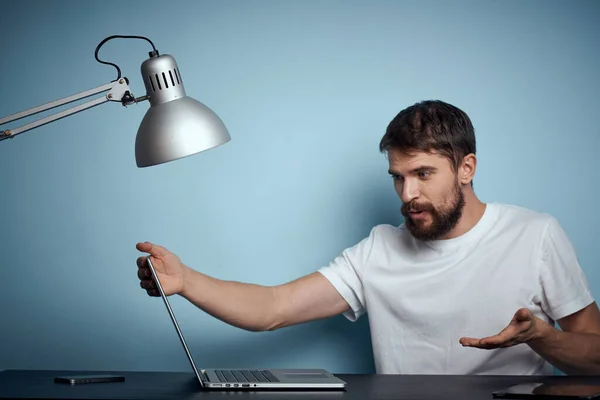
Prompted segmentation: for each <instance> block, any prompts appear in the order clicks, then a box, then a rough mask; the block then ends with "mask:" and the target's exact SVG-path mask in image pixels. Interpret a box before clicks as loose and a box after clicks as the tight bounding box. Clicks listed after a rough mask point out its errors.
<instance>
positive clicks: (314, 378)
mask: <svg viewBox="0 0 600 400" xmlns="http://www.w3.org/2000/svg"><path fill="white" fill-rule="evenodd" d="M146 260H147V261H148V266H149V267H150V271H152V276H153V277H154V281H155V282H156V286H157V288H158V290H159V292H160V296H161V297H162V299H163V301H164V303H165V306H166V307H167V311H168V312H169V316H170V317H171V321H173V326H174V327H175V330H176V331H177V334H178V335H179V339H180V341H181V344H182V345H183V349H184V350H185V354H186V356H187V358H188V360H189V362H190V365H191V366H192V369H193V370H194V374H195V375H196V379H197V380H198V383H199V384H200V388H202V389H211V390H212V389H214V390H256V389H310V390H325V389H327V390H330V389H345V387H346V382H344V381H343V380H341V379H339V378H338V377H336V376H334V375H333V374H332V373H330V372H329V371H327V370H324V369H230V368H228V369H198V368H197V367H196V363H195V362H194V359H193V357H192V354H191V353H190V350H189V348H188V346H187V343H186V341H185V338H184V337H183V333H182V332H181V329H180V328H179V324H178V323H177V319H176V318H175V314H174V313H173V309H172V308H171V305H170V304H169V300H168V299H167V296H165V292H164V291H163V288H162V285H161V284H160V281H159V280H158V276H157V274H156V271H155V270H154V266H153V265H152V261H150V257H149V256H148V257H146Z"/></svg>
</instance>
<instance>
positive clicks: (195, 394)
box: [0, 370, 600, 400]
mask: <svg viewBox="0 0 600 400" xmlns="http://www.w3.org/2000/svg"><path fill="white" fill-rule="evenodd" d="M82 373H85V372H83V371H33V370H23V371H21V370H6V371H2V372H0V399H109V400H121V399H128V400H142V399H159V400H162V399H182V400H185V399H204V398H207V399H240V400H243V399H254V400H261V399H270V400H273V399H282V400H285V399H297V400H299V399H345V400H347V399H353V400H354V399H355V400H368V399H411V400H418V399H423V400H437V399H444V400H459V399H461V400H486V399H487V400H489V399H492V395H491V392H492V391H494V390H496V389H502V388H505V387H507V386H510V385H513V384H517V383H521V382H577V383H595V384H600V376H598V377H566V376H549V377H531V376H447V375H344V374H340V375H338V376H339V377H340V378H341V379H343V380H345V381H346V382H348V387H347V389H346V391H332V392H314V391H302V392H299V391H293V392H292V391H285V392H284V391H254V392H241V391H237V392H234V391H231V392H208V391H201V390H199V386H198V383H197V382H196V379H195V377H194V375H193V374H191V373H176V372H119V371H94V373H118V374H122V375H125V382H121V383H94V384H84V385H75V386H71V385H68V384H57V383H54V376H56V375H68V374H82Z"/></svg>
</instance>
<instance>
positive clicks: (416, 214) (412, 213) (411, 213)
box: [408, 210, 427, 218]
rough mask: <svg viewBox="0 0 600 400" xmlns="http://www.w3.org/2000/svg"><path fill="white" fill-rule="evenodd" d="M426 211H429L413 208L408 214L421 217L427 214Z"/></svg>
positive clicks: (412, 216)
mask: <svg viewBox="0 0 600 400" xmlns="http://www.w3.org/2000/svg"><path fill="white" fill-rule="evenodd" d="M425 213H427V211H424V210H420V211H416V210H413V211H409V212H408V215H410V217H411V218H420V217H423V216H425Z"/></svg>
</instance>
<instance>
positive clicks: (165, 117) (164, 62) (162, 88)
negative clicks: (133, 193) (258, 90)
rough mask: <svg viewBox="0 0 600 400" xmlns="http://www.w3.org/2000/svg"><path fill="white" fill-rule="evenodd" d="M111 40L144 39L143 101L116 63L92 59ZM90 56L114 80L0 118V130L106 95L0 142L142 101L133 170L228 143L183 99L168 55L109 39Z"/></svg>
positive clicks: (216, 121)
mask: <svg viewBox="0 0 600 400" xmlns="http://www.w3.org/2000/svg"><path fill="white" fill-rule="evenodd" d="M114 38H132V39H144V40H146V41H148V43H150V45H151V46H152V51H151V52H149V58H148V59H147V60H145V61H144V62H143V63H142V65H141V73H142V80H143V81H144V86H145V87H146V95H145V96H141V97H137V98H136V97H135V96H134V95H133V94H132V92H131V90H130V89H129V80H128V79H127V78H126V77H121V69H120V68H119V67H118V66H117V65H116V64H113V63H110V62H106V61H102V60H100V59H99V58H98V51H99V50H100V48H101V47H102V45H103V44H104V43H106V42H107V41H109V40H111V39H114ZM95 57H96V60H97V61H98V62H100V63H102V64H107V65H112V66H113V67H115V68H116V70H117V79H115V80H114V81H112V82H110V83H106V84H104V85H102V86H98V87H96V88H93V89H90V90H86V91H83V92H80V93H77V94H74V95H72V96H68V97H64V98H62V99H59V100H55V101H52V102H50V103H46V104H43V105H41V106H38V107H34V108H30V109H28V110H25V111H22V112H19V113H16V114H13V115H9V116H7V117H4V118H1V119H0V126H2V125H4V124H7V123H9V122H12V121H16V120H19V119H21V118H25V117H28V116H31V115H34V114H37V113H40V112H43V111H46V110H50V109H52V108H56V107H59V106H62V105H65V104H68V103H72V102H74V101H77V100H81V99H84V98H87V97H90V96H94V95H97V94H99V93H103V92H108V93H106V95H104V96H103V97H98V98H96V99H94V100H91V101H88V102H87V103H83V104H79V105H77V106H74V107H72V108H70V109H67V110H64V111H61V112H58V113H56V114H53V115H50V116H48V117H45V118H41V119H38V120H36V121H33V122H31V123H29V124H26V125H23V126H20V127H17V128H14V129H10V130H9V129H7V130H4V131H1V130H0V141H3V140H6V139H12V138H14V137H16V136H17V135H19V134H21V133H23V132H26V131H29V130H31V129H34V128H37V127H40V126H42V125H46V124H48V123H50V122H54V121H56V120H59V119H61V118H65V117H68V116H70V115H72V114H75V113H78V112H81V111H84V110H87V109H89V108H92V107H95V106H98V105H100V104H104V103H107V102H120V103H121V104H122V105H123V106H128V105H131V104H135V103H139V102H141V101H144V100H148V101H149V102H150V108H149V109H148V111H147V112H146V114H145V115H144V118H143V119H142V122H141V123H140V126H139V128H138V131H137V136H136V139H135V159H136V164H137V166H138V167H139V168H143V167H148V166H152V165H157V164H162V163H165V162H169V161H173V160H177V159H180V158H182V157H187V156H189V155H192V154H196V153H199V152H201V151H204V150H208V149H211V148H213V147H216V146H219V145H221V144H224V143H226V142H228V141H229V140H231V138H230V136H229V132H228V131H227V128H226V127H225V125H224V124H223V122H222V121H221V119H220V118H219V117H218V116H217V114H215V113H214V112H213V111H212V110H211V109H210V108H208V107H207V106H205V105H204V104H202V103H200V102H199V101H197V100H195V99H193V98H191V97H189V96H187V95H186V92H185V89H184V87H183V80H182V76H181V73H180V71H179V66H178V65H177V62H176V61H175V59H174V58H173V57H172V56H170V55H168V54H163V55H159V53H158V51H157V50H156V47H155V46H154V43H152V41H151V40H150V39H148V38H146V37H143V36H123V35H114V36H109V37H107V38H105V39H104V40H102V41H101V42H100V43H99V44H98V46H97V47H96V52H95Z"/></svg>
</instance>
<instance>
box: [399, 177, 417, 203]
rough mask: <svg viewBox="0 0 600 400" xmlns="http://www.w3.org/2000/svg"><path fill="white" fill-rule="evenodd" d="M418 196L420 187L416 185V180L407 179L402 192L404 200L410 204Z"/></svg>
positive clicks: (401, 196) (401, 195)
mask: <svg viewBox="0 0 600 400" xmlns="http://www.w3.org/2000/svg"><path fill="white" fill-rule="evenodd" d="M417 197H419V188H418V186H417V185H416V182H414V181H412V180H408V179H407V180H405V181H404V185H403V187H402V193H401V194H400V198H401V200H402V202H403V203H405V204H408V203H410V202H411V201H412V200H414V199H416V198H417Z"/></svg>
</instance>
